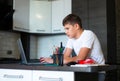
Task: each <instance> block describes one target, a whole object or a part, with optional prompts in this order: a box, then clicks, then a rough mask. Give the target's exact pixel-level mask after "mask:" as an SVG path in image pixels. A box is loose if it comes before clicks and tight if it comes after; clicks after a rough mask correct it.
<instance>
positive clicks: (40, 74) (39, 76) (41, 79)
mask: <svg viewBox="0 0 120 81" xmlns="http://www.w3.org/2000/svg"><path fill="white" fill-rule="evenodd" d="M33 81H74V72H65V71H43V70H42V71H40V70H33Z"/></svg>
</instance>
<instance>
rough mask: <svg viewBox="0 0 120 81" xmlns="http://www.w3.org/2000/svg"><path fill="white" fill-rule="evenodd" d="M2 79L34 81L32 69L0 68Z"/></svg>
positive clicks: (0, 79) (0, 80) (0, 77)
mask: <svg viewBox="0 0 120 81" xmlns="http://www.w3.org/2000/svg"><path fill="white" fill-rule="evenodd" d="M0 81H32V71H31V70H18V69H0Z"/></svg>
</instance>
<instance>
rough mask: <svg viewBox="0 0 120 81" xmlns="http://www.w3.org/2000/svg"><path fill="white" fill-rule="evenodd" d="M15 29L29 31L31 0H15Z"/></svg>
mask: <svg viewBox="0 0 120 81" xmlns="http://www.w3.org/2000/svg"><path fill="white" fill-rule="evenodd" d="M13 9H14V10H15V13H14V14H13V30H19V31H25V32H29V0H13Z"/></svg>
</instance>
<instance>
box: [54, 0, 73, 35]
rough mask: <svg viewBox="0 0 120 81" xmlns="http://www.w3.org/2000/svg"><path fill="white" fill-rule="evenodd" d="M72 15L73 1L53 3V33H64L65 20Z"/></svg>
mask: <svg viewBox="0 0 120 81" xmlns="http://www.w3.org/2000/svg"><path fill="white" fill-rule="evenodd" d="M70 13H71V0H53V1H52V33H64V27H63V25H62V20H63V18H64V17H65V16H66V15H68V14H70Z"/></svg>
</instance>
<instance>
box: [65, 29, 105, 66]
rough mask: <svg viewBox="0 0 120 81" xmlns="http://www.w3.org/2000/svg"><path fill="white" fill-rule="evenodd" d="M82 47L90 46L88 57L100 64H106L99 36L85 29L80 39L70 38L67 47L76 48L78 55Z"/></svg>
mask: <svg viewBox="0 0 120 81" xmlns="http://www.w3.org/2000/svg"><path fill="white" fill-rule="evenodd" d="M82 47H87V48H90V49H91V51H90V53H89V54H88V57H87V58H91V59H93V60H95V61H96V62H97V63H98V64H104V63H105V59H104V56H103V52H102V49H101V46H100V43H99V40H98V38H97V36H96V35H95V34H94V33H93V32H92V31H90V30H84V31H83V33H82V34H81V36H80V37H79V38H78V39H69V40H68V42H67V45H66V48H71V49H74V51H75V53H76V54H77V55H78V54H79V52H80V49H81V48H82Z"/></svg>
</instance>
